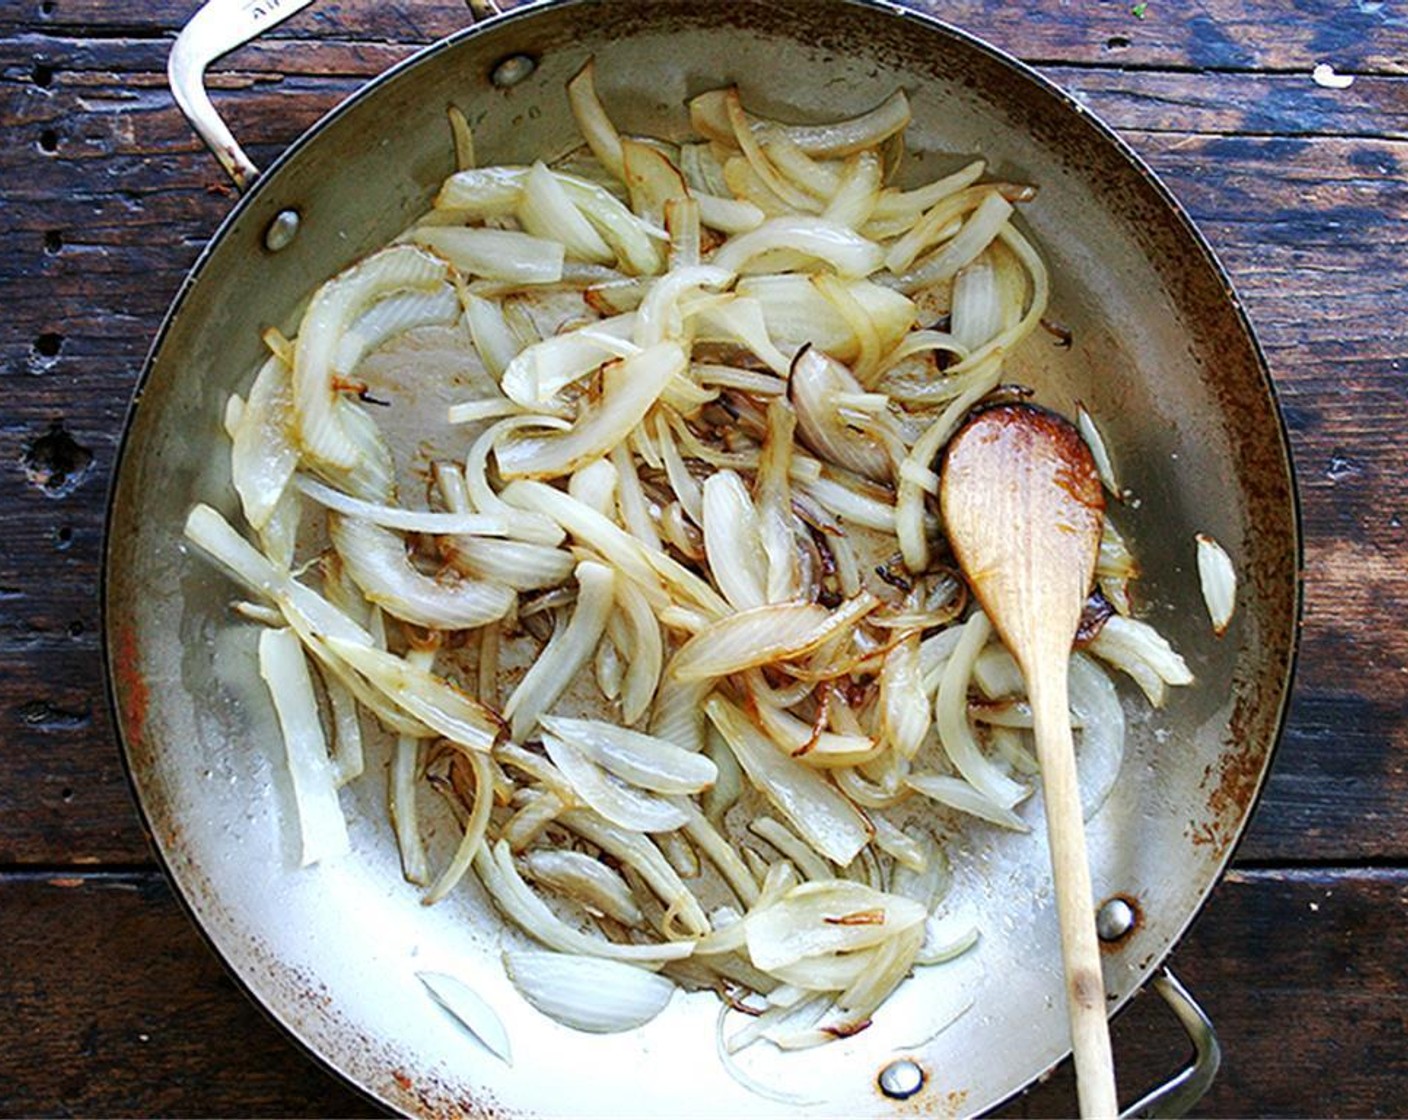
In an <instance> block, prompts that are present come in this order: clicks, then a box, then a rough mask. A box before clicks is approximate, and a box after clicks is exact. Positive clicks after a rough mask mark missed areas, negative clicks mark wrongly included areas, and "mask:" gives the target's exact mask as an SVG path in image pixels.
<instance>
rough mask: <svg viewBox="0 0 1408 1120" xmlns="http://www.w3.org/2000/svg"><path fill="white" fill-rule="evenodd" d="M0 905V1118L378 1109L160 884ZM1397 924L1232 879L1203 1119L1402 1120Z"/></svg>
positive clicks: (1152, 1042) (11, 897)
mask: <svg viewBox="0 0 1408 1120" xmlns="http://www.w3.org/2000/svg"><path fill="white" fill-rule="evenodd" d="M0 913H4V914H5V915H6V936H5V937H4V938H3V939H0V1001H3V1005H4V1006H5V1007H6V1008H7V1009H8V1012H9V1017H10V1021H9V1024H8V1029H7V1030H5V1031H4V1032H0V1069H4V1070H5V1071H6V1084H5V1089H4V1090H3V1093H0V1110H3V1111H4V1112H5V1113H6V1114H8V1115H54V1114H58V1113H67V1114H75V1113H76V1114H79V1115H113V1116H125V1115H188V1116H249V1115H268V1116H284V1115H305V1116H369V1115H375V1112H374V1111H373V1110H371V1109H370V1108H368V1106H367V1105H366V1104H365V1102H363V1101H362V1100H361V1099H360V1098H358V1097H356V1096H354V1095H352V1094H351V1093H349V1092H348V1091H347V1090H346V1089H345V1088H343V1087H342V1086H341V1085H340V1083H338V1082H336V1081H334V1080H333V1079H332V1078H331V1077H329V1076H328V1075H327V1074H325V1073H324V1072H323V1071H322V1070H321V1069H320V1068H319V1067H317V1066H316V1065H315V1064H313V1063H312V1062H311V1061H310V1060H309V1059H307V1058H305V1057H304V1056H303V1055H302V1053H301V1052H300V1051H299V1050H297V1049H296V1048H295V1047H294V1046H293V1045H292V1044H291V1043H290V1042H288V1041H287V1039H286V1038H285V1036H283V1035H282V1034H281V1033H280V1032H279V1031H278V1029H277V1028H275V1027H273V1026H272V1025H271V1024H270V1023H269V1022H268V1021H267V1020H266V1019H265V1018H264V1017H263V1016H262V1015H261V1014H259V1013H258V1012H257V1011H255V1010H254V1009H253V1007H252V1006H251V1005H250V1004H249V1003H248V1002H247V1001H246V1000H245V998H244V997H243V996H242V994H241V993H240V992H239V991H238V989H236V988H235V986H234V985H233V984H232V983H231V982H230V981H229V980H228V979H227V978H226V976H225V975H224V973H223V971H222V969H221V967H220V966H219V965H218V964H217V963H216V961H215V959H214V957H213V956H212V955H211V953H210V952H209V950H208V949H207V947H206V945H205V943H204V942H203V940H202V939H201V938H200V937H199V935H198V934H197V933H196V932H195V930H194V929H193V928H192V926H191V925H190V923H189V921H188V919H187V918H186V916H185V913H184V912H183V911H182V910H181V909H180V907H179V906H178V905H177V904H176V903H175V902H174V900H173V899H172V898H171V896H170V895H169V894H168V893H167V889H166V887H165V885H164V883H163V881H162V880H161V879H159V878H157V877H155V876H152V875H118V876H113V875H94V876H72V877H60V878H53V877H44V876H10V877H8V878H0ZM1405 918H1408V875H1405V873H1404V872H1401V871H1397V872H1370V871H1365V872H1345V871H1336V870H1324V871H1314V872H1309V871H1308V872H1300V873H1284V872H1241V873H1235V874H1233V875H1232V876H1231V877H1230V878H1229V879H1228V880H1227V881H1226V883H1224V884H1223V886H1222V887H1220V888H1219V890H1218V891H1217V893H1216V894H1215V896H1214V899H1213V902H1212V904H1211V905H1210V907H1209V908H1208V910H1207V911H1206V913H1205V914H1204V915H1203V917H1202V918H1200V920H1199V921H1198V922H1197V924H1196V925H1195V926H1194V928H1193V931H1192V933H1191V934H1190V935H1189V937H1188V939H1187V940H1186V941H1185V942H1184V943H1183V945H1182V946H1181V947H1180V948H1179V950H1178V951H1177V953H1176V954H1175V961H1174V964H1175V968H1176V970H1177V972H1178V974H1179V976H1180V978H1181V979H1182V980H1183V981H1184V982H1185V983H1186V984H1187V985H1188V987H1189V988H1190V989H1191V991H1192V993H1193V995H1194V997H1195V998H1197V999H1198V1000H1199V1001H1200V1002H1201V1003H1202V1005H1203V1007H1204V1009H1205V1010H1207V1012H1208V1013H1209V1014H1210V1015H1211V1017H1212V1020H1213V1022H1214V1024H1215V1026H1216V1028H1217V1030H1218V1033H1219V1036H1220V1038H1221V1041H1222V1045H1223V1047H1224V1050H1225V1062H1224V1067H1223V1070H1222V1073H1221V1074H1220V1075H1219V1077H1218V1079H1217V1081H1216V1082H1215V1084H1214V1086H1213V1089H1212V1091H1211V1093H1210V1094H1209V1095H1208V1097H1207V1098H1205V1100H1204V1101H1203V1102H1202V1103H1201V1104H1200V1105H1199V1106H1198V1108H1197V1110H1196V1114H1197V1115H1201V1116H1256V1115H1298V1116H1368V1115H1397V1114H1399V1113H1400V1112H1401V1110H1402V1105H1403V1085H1404V1084H1405V1083H1408V1051H1405V1050H1404V1048H1403V1046H1402V1045H1401V1040H1402V1037H1403V1029H1404V1024H1405V1016H1408V1005H1405V1003H1404V996H1403V993H1402V965H1403V961H1404V959H1405V958H1408V921H1405ZM56 946H62V951H56ZM1273 1025H1274V1026H1273ZM1351 1025H1352V1026H1351ZM1114 1038H1115V1050H1116V1057H1117V1061H1118V1062H1119V1066H1120V1071H1121V1085H1122V1088H1123V1095H1124V1097H1125V1099H1126V1100H1129V1099H1132V1098H1133V1097H1134V1096H1135V1095H1137V1094H1138V1093H1140V1092H1143V1091H1144V1090H1145V1089H1146V1088H1147V1087H1149V1086H1151V1085H1153V1084H1155V1083H1157V1082H1159V1081H1161V1080H1162V1079H1163V1078H1164V1077H1166V1076H1167V1075H1168V1074H1170V1073H1172V1072H1173V1071H1174V1070H1175V1069H1176V1068H1178V1066H1179V1065H1181V1063H1182V1062H1183V1061H1184V1059H1185V1053H1186V1051H1187V1049H1188V1047H1187V1044H1186V1042H1184V1041H1183V1040H1182V1036H1181V1034H1180V1031H1179V1028H1178V1027H1177V1025H1176V1023H1175V1022H1174V1021H1173V1019H1172V1016H1171V1015H1170V1014H1169V1013H1168V1012H1167V1011H1166V1010H1164V1009H1163V1008H1162V1005H1161V1004H1160V1003H1159V1001H1158V1000H1157V999H1156V997H1154V996H1152V995H1149V994H1145V995H1142V996H1140V997H1139V998H1138V999H1137V1000H1136V1001H1135V1003H1134V1005H1133V1007H1132V1008H1131V1010H1130V1011H1129V1012H1127V1013H1126V1014H1125V1015H1124V1016H1122V1017H1121V1018H1120V1019H1119V1020H1118V1021H1117V1022H1116V1025H1115V1031H1114ZM701 1045H703V1044H701ZM1070 1094H1071V1082H1070V1077H1069V1073H1068V1071H1066V1070H1061V1071H1058V1073H1057V1074H1056V1075H1055V1077H1054V1078H1053V1079H1052V1080H1051V1081H1050V1082H1048V1083H1047V1084H1045V1085H1043V1086H1040V1087H1038V1088H1037V1089H1036V1090H1035V1091H1034V1092H1033V1093H1032V1094H1031V1095H1030V1096H1028V1097H1025V1098H1022V1099H1020V1100H1018V1101H1017V1102H1015V1103H1014V1104H1012V1105H1010V1106H1009V1107H1008V1108H1007V1109H1006V1110H1005V1113H1004V1114H1005V1115H1010V1116H1060V1115H1069V1112H1070V1108H1071V1103H1070V1102H1071V1101H1072V1100H1073V1097H1072V1096H1071V1095H1070Z"/></svg>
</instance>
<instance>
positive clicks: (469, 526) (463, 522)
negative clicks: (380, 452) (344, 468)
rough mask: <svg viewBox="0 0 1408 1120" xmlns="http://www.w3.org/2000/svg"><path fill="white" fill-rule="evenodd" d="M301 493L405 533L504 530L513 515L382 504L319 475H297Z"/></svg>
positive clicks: (325, 505)
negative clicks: (356, 495) (345, 490)
mask: <svg viewBox="0 0 1408 1120" xmlns="http://www.w3.org/2000/svg"><path fill="white" fill-rule="evenodd" d="M297 487H298V490H299V492H300V493H302V494H306V495H307V496H308V497H310V498H312V499H313V500H314V501H315V502H317V503H318V504H319V505H320V506H324V507H326V508H327V509H330V510H336V511H337V512H338V513H340V514H345V515H347V517H348V518H349V519H356V520H358V521H362V522H365V523H367V524H369V525H377V526H380V527H382V528H386V529H399V530H401V531H402V532H406V533H486V534H496V535H497V534H502V533H506V532H507V531H508V529H509V525H510V523H511V522H510V518H508V517H504V516H502V515H500V514H497V513H488V514H484V513H436V512H434V511H432V510H416V509H405V508H403V507H401V506H386V505H380V504H378V503H377V502H368V501H364V500H362V499H361V498H353V497H351V496H349V495H347V494H341V493H339V492H338V491H336V490H334V489H333V488H332V487H330V486H324V485H323V484H322V483H321V482H319V481H317V479H313V478H309V477H307V476H306V475H302V476H300V477H299V478H298V479H297Z"/></svg>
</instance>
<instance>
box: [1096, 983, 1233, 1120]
mask: <svg viewBox="0 0 1408 1120" xmlns="http://www.w3.org/2000/svg"><path fill="white" fill-rule="evenodd" d="M1154 990H1155V991H1156V992H1158V993H1159V995H1161V996H1163V998H1164V1002H1165V1003H1167V1004H1168V1005H1169V1007H1170V1009H1171V1010H1172V1011H1173V1013H1174V1014H1175V1015H1176V1016H1178V1021H1179V1022H1180V1023H1182V1024H1183V1029H1184V1030H1185V1031H1187V1032H1188V1040H1189V1041H1190V1042H1192V1044H1193V1058H1192V1060H1191V1061H1190V1062H1189V1063H1188V1065H1187V1066H1186V1067H1184V1068H1183V1069H1182V1070H1180V1071H1179V1072H1178V1073H1176V1074H1174V1075H1173V1076H1172V1077H1170V1078H1169V1079H1168V1080H1167V1081H1165V1082H1164V1083H1163V1084H1162V1085H1160V1086H1158V1087H1157V1088H1155V1089H1152V1090H1151V1091H1150V1092H1148V1093H1146V1094H1145V1095H1144V1096H1143V1097H1141V1098H1140V1099H1139V1100H1137V1101H1135V1102H1134V1104H1132V1105H1130V1106H1129V1107H1128V1108H1127V1109H1125V1110H1124V1111H1123V1112H1122V1113H1120V1120H1161V1118H1163V1117H1174V1116H1185V1115H1187V1113H1188V1112H1189V1111H1191V1110H1192V1108H1193V1106H1194V1105H1195V1104H1197V1103H1198V1101H1200V1100H1201V1099H1202V1097H1203V1094H1204V1093H1206V1092H1207V1091H1208V1089H1209V1088H1210V1087H1211V1085H1212V1082H1213V1078H1215V1077H1216V1076H1217V1071H1218V1068H1219V1067H1220V1066H1221V1065H1222V1046H1221V1044H1220V1043H1219V1042H1218V1041H1217V1032H1216V1031H1214V1030H1213V1026H1212V1020H1211V1019H1209V1018H1208V1017H1207V1014H1206V1013H1205V1012H1204V1011H1203V1009H1202V1008H1201V1007H1199V1006H1198V1004H1197V1003H1196V1002H1195V1001H1194V999H1193V997H1192V996H1191V995H1189V994H1188V989H1187V988H1185V987H1184V986H1183V985H1182V984H1180V983H1179V982H1178V978H1177V977H1175V976H1174V975H1173V973H1172V972H1170V971H1169V970H1168V969H1167V968H1165V969H1164V970H1163V971H1162V972H1160V973H1159V975H1158V976H1157V977H1155V978H1154Z"/></svg>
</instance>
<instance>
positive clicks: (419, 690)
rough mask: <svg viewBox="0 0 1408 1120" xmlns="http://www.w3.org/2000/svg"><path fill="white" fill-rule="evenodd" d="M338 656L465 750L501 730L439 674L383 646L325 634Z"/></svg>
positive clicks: (485, 743) (484, 745) (486, 744)
mask: <svg viewBox="0 0 1408 1120" xmlns="http://www.w3.org/2000/svg"><path fill="white" fill-rule="evenodd" d="M328 645H329V646H330V647H331V649H332V651H333V652H334V653H335V654H337V656H338V657H340V658H342V659H343V660H344V661H346V662H347V663H348V664H349V665H351V666H352V668H354V669H356V670H357V671H358V672H359V673H361V674H362V675H364V676H365V677H366V678H367V680H369V681H370V682H371V683H372V684H374V685H375V686H376V687H377V688H379V689H381V691H383V692H385V693H386V694H387V695H388V696H390V697H391V698H392V699H393V700H395V701H396V703H397V704H399V705H400V706H401V707H403V708H405V709H406V711H408V712H409V713H410V714H411V715H413V716H414V717H415V718H416V719H418V720H421V721H422V722H424V723H425V724H426V726H428V727H431V728H433V729H434V730H435V731H436V732H438V733H439V734H441V735H443V736H444V737H445V738H447V739H449V740H450V741H451V742H452V743H457V744H459V745H460V746H462V747H467V748H469V749H470V750H477V751H487V750H488V749H489V748H490V747H492V746H493V745H494V743H495V742H496V741H497V739H498V738H499V736H500V735H501V734H502V733H503V727H502V723H501V721H500V720H499V718H498V717H497V716H496V715H494V713H493V712H491V711H490V710H489V709H488V708H486V707H484V705H482V704H480V703H479V702H478V701H477V700H475V699H473V698H472V697H470V696H467V695H465V694H464V693H463V692H461V691H460V690H459V689H458V688H456V687H455V686H454V685H452V684H451V683H450V682H449V681H447V680H445V679H444V678H442V677H438V676H436V675H435V674H434V673H431V672H429V671H428V670H426V669H418V668H416V667H415V666H414V665H411V664H410V663H408V662H407V661H406V659H405V658H402V657H397V656H396V655H395V654H394V653H387V652H386V651H385V650H380V649H373V648H372V647H370V646H364V645H358V644H356V643H354V642H347V641H343V640H342V639H340V638H329V639H328Z"/></svg>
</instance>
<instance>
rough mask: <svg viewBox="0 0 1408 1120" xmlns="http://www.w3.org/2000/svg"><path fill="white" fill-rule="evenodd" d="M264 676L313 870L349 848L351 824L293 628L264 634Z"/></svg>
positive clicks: (303, 855) (303, 847)
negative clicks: (340, 801) (346, 816)
mask: <svg viewBox="0 0 1408 1120" xmlns="http://www.w3.org/2000/svg"><path fill="white" fill-rule="evenodd" d="M259 675H260V676H261V677H263V678H264V683H265V684H267V685H268V686H269V695H270V696H271V697H272V698H273V701H274V711H275V712H276V713H277V715H278V717H279V727H280V729H281V730H282V731H283V738H284V752H285V761H286V764H287V768H288V776H289V781H290V783H291V785H292V786H293V803H294V810H295V812H296V814H297V816H298V835H299V861H298V862H299V865H300V866H302V867H308V866H309V865H311V864H314V863H317V862H319V861H320V860H326V859H334V858H336V857H337V856H340V855H342V854H343V853H345V852H346V851H347V850H348V847H349V845H348V840H347V821H346V819H345V818H344V817H343V815H342V806H341V805H339V804H338V800H337V781H336V777H335V775H334V772H333V766H332V762H331V760H330V759H329V758H328V747H327V740H326V739H325V738H324V737H323V725H322V723H321V722H320V721H319V719H318V701H317V697H316V696H315V695H314V693H313V681H312V678H311V677H310V676H309V675H308V662H307V661H306V660H305V658H304V656H303V647H302V645H301V644H299V641H298V638H297V637H295V636H294V634H293V632H292V631H291V630H267V629H266V630H264V631H262V632H261V633H260V635H259Z"/></svg>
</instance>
